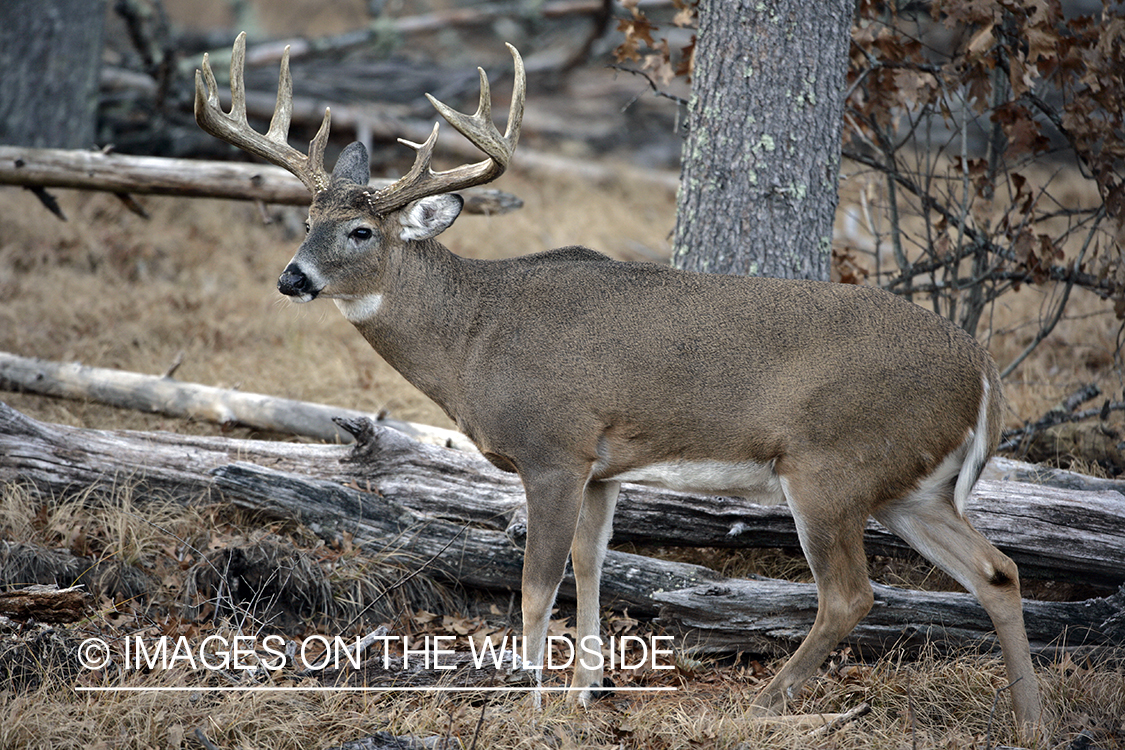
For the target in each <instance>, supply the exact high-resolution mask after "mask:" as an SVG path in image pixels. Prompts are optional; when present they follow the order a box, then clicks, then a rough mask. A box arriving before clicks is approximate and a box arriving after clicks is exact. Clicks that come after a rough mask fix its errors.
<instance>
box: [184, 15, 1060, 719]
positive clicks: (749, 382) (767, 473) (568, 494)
mask: <svg viewBox="0 0 1125 750" xmlns="http://www.w3.org/2000/svg"><path fill="white" fill-rule="evenodd" d="M508 49H509V51H510V52H511V56H512V59H513V63H514V68H515V74H514V75H515V82H514V88H513V94H512V100H511V105H510V109H509V113H508V119H507V125H506V130H505V132H504V133H503V134H501V133H500V132H499V130H498V128H497V127H496V125H495V124H494V122H493V118H492V113H491V106H492V105H491V101H492V100H491V94H490V91H489V83H488V77H487V75H486V74H485V72H484V70H483V69H478V70H479V73H480V100H479V105H478V107H477V111H476V113H475V114H473V115H466V114H463V113H461V112H458V111H456V110H454V109H452V108H450V107H449V106H447V105H445V104H443V103H442V102H440V101H438V100H437V99H435V98H434V97H432V96H430V95H428V94H427V97H428V99H429V101H430V102H431V104H433V106H434V108H435V109H436V110H437V112H438V113H439V114H440V115H441V117H442V118H443V119H444V120H446V121H447V122H448V123H449V124H450V125H451V126H452V127H453V128H455V129H456V130H457V131H459V132H460V133H461V134H462V135H464V136H465V137H466V138H467V139H468V140H469V141H470V143H472V144H473V146H474V147H476V148H477V149H479V150H480V151H481V152H482V153H483V154H484V156H485V158H484V159H483V160H482V161H480V162H477V163H473V164H463V165H461V166H457V167H455V168H452V169H450V170H447V171H441V172H435V171H434V170H433V169H432V165H431V159H432V155H433V150H434V146H435V143H436V141H437V136H438V125H439V123H435V125H434V128H433V130H432V132H431V133H430V135H429V137H428V138H427V139H426V140H425V141H424V142H423V143H420V144H419V143H413V142H410V141H407V140H402V139H400V142H401V143H403V144H404V145H406V146H408V147H410V148H412V149H413V150H414V151H415V152H416V153H415V158H414V163H413V166H412V167H411V168H410V170H409V171H408V172H407V173H406V174H405V175H404V176H403V177H401V178H400V179H398V180H397V181H396V182H394V183H393V184H391V185H389V186H387V187H384V188H382V189H374V188H372V187H369V185H368V181H369V179H370V164H369V157H368V154H367V151H366V149H365V147H364V146H363V145H362V144H360V143H358V142H357V143H352V144H350V145H348V146H347V147H346V148H344V149H343V151H342V152H341V153H340V155H339V157H338V159H337V162H336V164H335V167H334V168H333V170H332V172H331V173H329V172H327V171H326V169H325V167H324V152H325V148H326V144H327V141H328V133H329V128H330V114H331V113H330V110H328V109H326V110H325V114H324V120H323V123H322V124H321V126H320V130H319V131H318V132H317V134H316V135H315V137H314V138H313V139H312V141H311V143H310V145H309V148H308V152H307V154H304V153H301V152H300V151H298V150H297V149H295V148H293V147H292V146H290V145H289V144H288V131H289V124H290V119H291V109H292V79H291V76H290V73H289V57H288V51H286V53H285V54H284V56H283V58H282V61H281V70H280V75H279V81H278V96H277V104H276V108H275V111H274V114H273V118H272V120H271V122H270V125H269V129H268V131H267V132H266V133H264V134H263V133H260V132H258V131H256V130H254V129H253V128H252V127H250V125H249V124H248V122H247V119H246V99H245V90H244V84H243V66H244V61H245V34H244V33H243V34H241V35H239V37H238V39H237V41H236V42H235V44H234V50H233V56H232V59H231V102H232V103H231V111H230V113H229V114H228V113H226V112H224V110H223V108H222V106H221V105H220V102H219V98H218V85H217V83H216V80H215V76H214V73H213V72H212V70H211V67H210V64H209V62H208V58H207V56H206V55H204V57H203V64H202V71H200V70H197V71H196V96H195V115H196V119H197V121H198V123H199V125H200V126H201V127H202V128H203V129H204V130H206V131H207V132H208V133H210V134H212V135H214V136H216V137H217V138H220V139H222V140H224V141H227V142H228V143H230V144H233V145H235V146H237V147H239V148H241V149H244V150H245V151H247V152H249V153H251V154H255V155H257V156H260V157H262V158H264V159H266V160H267V161H269V162H271V163H273V164H275V165H278V166H280V167H283V168H284V169H286V170H288V171H289V172H291V173H292V174H293V175H295V176H296V177H298V178H299V179H301V180H302V181H303V183H304V184H305V185H306V187H307V188H308V189H309V191H310V192H311V194H312V203H311V205H310V207H309V213H308V220H307V222H306V230H307V233H306V237H305V239H304V241H303V242H302V243H301V245H300V247H299V248H298V250H297V252H296V254H295V255H294V256H293V258H292V260H291V261H290V262H289V264H288V265H287V266H285V268H284V270H283V271H282V273H281V275H280V277H279V279H278V282H277V288H278V290H279V291H280V292H281V294H283V295H285V296H287V297H289V298H290V299H291V300H294V301H295V302H299V303H303V302H309V301H312V300H314V299H331V300H333V301H334V302H335V304H336V306H337V307H338V308H339V310H340V312H341V313H343V315H344V317H345V318H347V320H348V321H349V322H351V323H352V325H354V326H355V328H356V329H357V330H358V331H359V333H360V334H362V336H363V337H364V338H365V339H366V340H367V341H368V342H369V343H370V345H371V346H372V347H373V348H374V349H375V351H376V352H377V353H378V354H379V355H380V356H382V357H383V359H385V360H386V361H387V362H388V363H389V364H390V365H391V366H393V367H394V368H395V369H396V370H397V371H398V372H400V373H401V374H402V375H403V376H404V377H405V378H406V379H407V380H408V381H409V382H410V383H412V384H413V385H414V386H416V387H417V388H418V389H419V390H421V391H422V392H423V393H424V394H425V395H426V396H428V397H429V398H430V399H432V400H433V401H434V402H436V403H437V404H438V405H439V406H440V407H441V408H442V409H443V410H444V412H445V413H446V414H447V415H448V416H449V417H450V419H451V420H453V421H454V422H455V423H456V425H457V427H458V428H459V429H460V430H461V431H462V432H464V433H465V435H467V436H468V437H469V438H470V439H471V440H472V442H473V443H474V444H475V445H476V446H477V447H478V448H479V450H480V452H481V453H482V454H483V455H484V457H485V458H487V459H488V460H489V461H490V462H491V463H492V464H494V465H495V466H497V467H499V468H500V469H502V470H504V471H506V472H514V473H516V474H517V475H518V476H519V479H520V481H521V483H522V485H523V488H524V490H525V493H526V503H527V537H526V544H525V552H524V562H523V574H522V579H521V588H522V612H521V614H522V618H523V637H524V642H525V647H526V649H527V650H526V653H525V657H526V663H527V667H528V668H529V669H531V670H533V671H534V676H535V680H536V683H537V684H539V685H541V684H542V682H541V680H542V666H543V656H544V643H545V639H546V634H547V625H548V618H549V616H550V613H551V609H552V606H553V604H554V602H555V598H556V594H557V592H558V588H559V584H560V582H561V581H562V579H563V576H564V571H565V567H566V563H567V558H568V556H569V558H570V561H571V565H572V568H573V574H574V580H575V585H576V589H577V613H576V631H577V640H578V641H579V642H584V641H582V639H586V638H589V637H593V638H598V637H599V635H600V610H599V586H600V575H601V567H602V562H603V560H604V557H605V554H606V549H607V544H608V542H609V539H610V536H611V534H612V526H613V512H614V507H615V504H616V502H617V498H618V493H619V490H620V487H621V484H622V483H623V482H634V483H640V484H647V485H655V486H660V487H665V488H670V489H672V490H677V491H682V492H695V493H709V494H715V495H722V496H731V497H740V498H745V499H746V500H747V501H749V502H756V503H768V504H780V503H785V504H787V505H788V506H789V509H790V510H791V511H792V515H793V519H794V521H795V523H796V528H797V532H798V537H799V540H800V544H801V548H802V551H803V552H804V555H805V557H806V558H807V560H808V564H809V567H810V568H811V570H812V573H813V577H814V579H815V583H816V588H817V594H818V608H817V613H816V617H815V620H814V623H813V625H812V627H811V629H810V630H809V632H808V634H807V636H806V637H805V639H804V640H803V641H802V643H801V644H800V646H799V647H798V648H797V650H796V651H795V653H794V654H793V655H792V656H791V657H790V658H789V659H788V661H787V662H786V663H785V664H784V666H783V667H782V668H781V669H780V670H779V671H778V672H777V673H776V675H775V676H774V677H773V679H772V680H771V681H770V682H769V683H768V685H767V686H766V687H765V688H764V689H763V690H762V691H761V692H760V693H759V694H758V695H757V696H756V698H755V699H754V702H753V705H752V707H751V712H752V713H754V714H756V715H761V716H773V715H778V714H782V713H784V712H785V711H786V709H787V706H788V705H791V704H792V703H793V702H794V700H795V698H796V697H797V694H798V691H799V690H800V689H801V687H802V686H803V685H804V684H805V683H806V682H807V681H808V680H809V678H810V677H812V676H813V675H814V674H815V673H816V671H817V670H818V669H819V667H820V665H821V664H822V663H823V662H824V661H825V659H826V658H827V656H828V655H829V653H830V651H831V650H832V649H833V648H835V647H836V645H837V644H838V643H839V642H840V641H841V640H843V639H844V638H845V637H846V636H847V635H848V633H849V632H850V631H851V630H852V629H853V628H854V627H855V626H856V624H857V623H858V622H859V621H860V620H861V619H862V618H863V617H864V616H865V615H866V614H867V613H868V611H869V610H870V609H871V607H872V605H873V600H874V598H873V593H872V589H871V584H870V580H869V578H868V574H867V559H866V556H865V554H864V549H863V530H864V526H865V524H866V523H867V520H868V518H870V517H874V518H875V519H877V520H878V521H879V522H880V523H881V524H883V525H884V526H886V527H887V528H888V529H890V530H891V531H892V532H894V533H895V534H897V535H899V536H901V537H902V538H903V539H904V540H906V541H907V542H908V543H909V544H910V545H911V546H912V547H913V548H914V549H916V550H917V551H918V552H920V553H921V554H922V555H923V556H924V557H926V558H927V559H929V560H930V561H932V562H933V563H934V564H935V565H936V566H937V567H939V568H941V569H942V570H944V571H945V572H947V573H948V574H949V575H950V576H952V577H953V578H954V579H955V580H956V581H958V582H959V583H960V584H961V585H962V586H964V587H965V589H967V590H968V591H969V592H971V593H972V594H974V595H975V596H976V598H977V599H978V600H979V602H980V603H981V605H982V606H983V607H984V609H985V610H986V612H987V613H988V615H989V616H990V617H991V619H992V622H993V625H994V627H995V629H996V633H997V635H998V639H999V642H1000V645H1001V651H1002V656H1003V660H1004V663H1005V667H1006V670H1007V675H1008V678H1009V679H1010V681H1011V683H1012V686H1011V699H1012V705H1013V710H1014V714H1015V719H1016V722H1017V726H1019V727H1021V728H1023V729H1024V730H1029V731H1030V730H1032V729H1033V728H1034V727H1036V726H1037V725H1038V723H1039V721H1040V711H1041V709H1040V701H1039V691H1038V685H1037V682H1036V676H1035V671H1034V668H1033V664H1032V660H1031V654H1030V649H1029V644H1028V639H1027V635H1026V632H1025V630H1024V625H1023V611H1022V604H1021V596H1020V583H1019V575H1018V571H1017V569H1016V566H1015V564H1014V563H1013V562H1012V560H1011V559H1009V558H1008V557H1007V556H1006V555H1004V554H1003V553H1001V552H1000V551H999V550H997V549H996V547H994V546H993V545H992V544H991V543H989V542H988V540H987V539H985V537H984V536H983V535H982V534H980V533H979V532H978V531H977V530H976V529H975V528H974V527H973V526H972V525H971V523H970V522H969V520H968V519H967V518H966V517H965V510H966V504H967V502H968V499H969V494H970V490H971V489H972V487H973V485H974V484H975V482H976V481H977V479H978V477H979V475H980V473H981V470H982V468H983V467H984V465H985V463H986V462H987V461H988V459H989V457H990V456H991V455H992V453H993V451H994V450H995V448H996V445H997V442H998V439H999V431H1000V426H1001V419H1002V408H1003V407H1002V404H1003V401H1002V392H1001V385H1000V378H999V375H998V373H997V369H996V366H995V364H994V363H993V361H992V359H991V357H990V355H989V354H988V352H987V351H986V350H985V349H984V348H983V347H982V346H980V345H979V344H978V343H977V341H976V340H975V339H974V338H973V337H972V336H970V335H969V334H967V333H966V332H965V331H963V330H962V329H961V328H959V327H957V326H955V325H953V324H952V323H951V322H949V321H948V320H946V319H945V318H943V317H941V316H939V315H937V314H935V313H933V312H931V311H929V310H926V309H924V308H922V307H921V306H919V305H916V304H913V303H911V302H907V301H905V300H902V299H901V298H899V297H896V296H894V295H892V294H890V293H888V292H885V291H883V290H881V289H878V288H874V287H866V286H857V285H846V284H834V283H828V282H818V281H798V280H782V279H771V278H753V277H735V276H727V275H720V274H700V273H689V272H685V271H680V270H677V269H674V268H672V267H671V266H667V265H659V264H654V263H641V262H624V261H617V260H613V259H611V258H609V257H608V256H606V255H603V254H601V253H599V252H596V251H594V250H591V249H588V248H585V247H580V246H570V247H562V248H558V249H554V250H549V251H546V252H539V253H536V254H530V255H523V256H518V257H513V258H509V259H504V260H475V259H467V258H463V257H460V256H457V255H455V254H454V253H452V252H451V251H449V250H448V249H447V248H446V247H445V246H443V245H442V244H440V243H439V242H438V241H437V240H436V239H435V238H436V237H437V236H438V235H439V234H441V233H442V232H443V231H445V230H446V229H448V228H449V227H450V225H452V224H453V222H454V220H455V219H456V218H457V216H458V214H459V213H460V211H461V208H462V205H463V200H462V198H461V197H460V196H459V195H458V194H457V191H460V190H465V189H467V188H469V187H472V186H476V185H482V184H485V183H488V182H491V181H492V180H495V179H496V178H497V177H499V176H500V175H501V174H503V173H504V172H505V170H506V169H507V168H508V166H509V165H510V163H511V160H512V156H513V153H514V151H515V148H516V144H517V143H518V141H519V137H520V127H521V123H522V118H523V108H524V100H525V96H526V77H525V72H524V67H523V62H522V59H521V57H520V54H519V52H518V51H517V50H516V49H515V47H513V46H511V45H508ZM590 661H592V662H595V661H596V660H590ZM593 667H596V668H593ZM603 679H604V674H603V669H602V666H601V665H600V664H596V663H595V664H593V665H590V664H589V663H585V662H583V661H582V660H579V662H578V664H577V665H576V666H575V669H574V674H573V678H572V680H571V683H570V684H571V688H570V693H569V698H570V699H571V700H575V701H577V702H578V703H579V704H581V705H583V706H586V705H589V704H590V702H591V701H592V700H593V699H594V698H596V697H598V696H599V695H601V694H602V693H603V692H604V691H603V688H605V687H606V686H605V685H604V684H603ZM537 697H538V694H537Z"/></svg>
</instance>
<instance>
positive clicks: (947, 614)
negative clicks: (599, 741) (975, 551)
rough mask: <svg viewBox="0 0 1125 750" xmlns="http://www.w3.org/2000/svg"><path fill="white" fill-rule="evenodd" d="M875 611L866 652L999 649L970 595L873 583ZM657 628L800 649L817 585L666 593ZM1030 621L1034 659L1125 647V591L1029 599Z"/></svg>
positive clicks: (756, 584) (754, 648)
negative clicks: (1097, 595) (1089, 596)
mask: <svg viewBox="0 0 1125 750" xmlns="http://www.w3.org/2000/svg"><path fill="white" fill-rule="evenodd" d="M872 586H873V588H874V590H875V606H874V607H873V608H872V610H871V613H870V614H868V615H867V617H866V618H864V620H863V622H862V623H860V625H859V626H858V627H857V628H856V629H855V630H854V631H853V632H852V633H851V634H850V635H849V636H848V637H847V642H848V643H849V644H850V645H852V646H854V647H858V648H862V649H871V650H872V651H874V652H875V653H883V652H885V651H886V650H887V649H889V648H892V647H901V648H904V649H906V650H908V651H913V650H916V649H918V648H921V647H922V646H924V645H926V644H932V645H935V646H938V647H945V648H951V649H955V648H962V647H965V646H968V645H973V646H977V647H982V648H985V649H987V650H993V649H997V650H998V648H999V644H998V643H997V641H996V639H995V636H994V635H993V633H992V623H991V621H990V620H989V619H988V615H986V614H985V612H984V609H982V608H981V606H980V605H979V604H978V603H977V600H976V599H975V598H974V597H973V596H972V595H970V594H961V593H950V592H927V593H925V594H920V593H919V592H917V591H910V590H907V589H898V588H893V587H891V586H883V585H881V584H872ZM653 597H654V598H655V599H656V600H657V601H658V602H660V603H661V604H662V605H663V606H662V607H661V609H660V617H659V618H657V622H658V623H660V624H662V625H664V626H665V628H666V630H667V631H668V632H671V633H674V634H676V636H677V641H676V642H677V643H678V644H682V645H683V646H684V647H685V648H693V649H696V650H698V651H700V652H704V653H729V652H731V651H737V650H744V651H751V652H760V653H773V654H778V655H781V654H785V653H788V652H790V651H792V650H793V649H795V648H796V647H797V646H798V645H799V644H800V642H801V641H802V640H803V639H804V637H805V634H807V633H808V631H809V628H810V627H812V623H813V620H814V618H815V617H816V602H817V598H816V586H815V585H813V584H811V583H791V582H788V581H776V580H731V581H728V582H726V583H720V584H705V585H703V586H697V587H695V588H691V589H681V590H679V591H666V592H659V593H656V594H654V595H653ZM1023 609H1024V623H1025V627H1026V629H1027V637H1028V640H1029V641H1030V642H1031V650H1032V653H1036V654H1050V653H1054V652H1056V651H1062V650H1067V649H1075V648H1086V647H1091V646H1101V645H1118V646H1119V645H1120V644H1122V643H1125V586H1123V587H1122V588H1121V589H1120V590H1119V591H1118V592H1117V593H1116V594H1114V595H1112V596H1109V597H1105V598H1101V599H1089V600H1086V601H1083V602H1065V603H1060V602H1039V601H1033V600H1029V599H1025V600H1024V602H1023Z"/></svg>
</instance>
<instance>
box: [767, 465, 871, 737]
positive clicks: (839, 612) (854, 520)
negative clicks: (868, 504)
mask: <svg viewBox="0 0 1125 750" xmlns="http://www.w3.org/2000/svg"><path fill="white" fill-rule="evenodd" d="M781 485H782V490H783V491H784V493H785V498H786V500H787V501H788V503H789V508H790V510H792V512H793V518H794V520H795V521H796V524H797V535H798V537H799V538H800V541H801V548H802V550H803V551H804V553H805V558H806V559H807V560H808V563H809V567H810V568H811V569H812V573H813V578H814V579H815V580H816V590H817V610H816V620H815V621H814V622H813V626H812V629H810V630H809V634H808V635H807V636H805V640H804V641H802V642H801V645H800V647H799V648H798V649H797V651H796V653H794V654H793V656H792V657H790V659H789V661H787V662H786V663H785V666H784V667H782V669H781V671H780V672H778V673H777V675H776V676H774V678H773V680H771V681H770V683H769V684H768V685H767V686H766V687H765V689H764V690H763V691H762V692H761V693H760V694H758V696H757V697H756V698H755V699H754V706H755V707H757V709H758V710H759V713H761V714H762V715H771V714H778V713H781V712H782V711H784V710H785V706H786V703H787V702H788V701H790V700H791V699H792V698H793V697H794V696H796V694H797V691H799V690H800V689H801V687H802V686H803V685H804V684H805V682H807V681H808V679H809V678H810V677H812V676H813V674H815V673H816V671H817V669H818V668H819V667H820V665H821V664H823V663H824V660H825V659H826V658H827V657H828V654H829V652H830V651H831V650H832V649H833V648H835V647H836V644H838V643H839V642H840V640H841V639H843V638H844V636H846V635H847V634H848V633H850V632H851V631H852V628H854V627H855V626H856V624H857V623H859V621H860V620H862V619H863V618H864V616H865V615H866V614H867V613H868V612H869V611H870V610H871V606H872V604H873V603H874V595H873V594H872V592H871V582H870V581H869V580H868V578H867V558H866V556H865V555H864V552H863V527H864V524H865V523H866V520H867V518H866V514H865V512H864V510H863V509H862V503H847V502H841V501H840V500H835V501H832V500H829V501H828V502H826V501H825V498H827V497H830V494H829V489H828V487H830V486H831V485H827V484H820V483H816V482H810V481H801V480H800V479H794V478H785V477H783V478H782V480H781Z"/></svg>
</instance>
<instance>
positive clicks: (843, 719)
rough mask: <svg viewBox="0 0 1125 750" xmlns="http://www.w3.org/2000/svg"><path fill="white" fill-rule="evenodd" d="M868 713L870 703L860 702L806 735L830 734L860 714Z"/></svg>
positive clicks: (820, 735)
mask: <svg viewBox="0 0 1125 750" xmlns="http://www.w3.org/2000/svg"><path fill="white" fill-rule="evenodd" d="M869 713H871V704H870V703H860V704H859V705H858V706H856V707H855V708H853V709H851V710H850V711H845V712H844V713H842V714H840V715H839V716H837V717H836V718H835V719H833V720H832V721H830V722H828V723H827V724H825V725H824V726H822V727H817V728H816V729H814V730H812V731H811V732H809V733H808V736H809V737H826V736H827V735H830V734H832V733H833V732H835V731H837V730H839V729H841V728H842V727H843V726H844V725H845V724H850V723H851V722H853V721H855V720H856V719H858V718H860V717H861V716H866V715H867V714H869Z"/></svg>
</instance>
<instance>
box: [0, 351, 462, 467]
mask: <svg viewBox="0 0 1125 750" xmlns="http://www.w3.org/2000/svg"><path fill="white" fill-rule="evenodd" d="M0 390H9V391H22V392H27V393H39V394H42V395H45V396H58V397H62V398H75V399H85V400H92V401H98V402H100V403H103V404H109V405H110V406H116V407H118V408H121V409H135V410H137V411H143V412H148V413H155V414H166V415H168V416H170V417H181V418H185V419H194V420H198V421H205V422H214V423H215V424H220V425H237V426H243V427H250V428H252V429H256V430H266V431H268V432H277V433H282V434H286V435H298V436H301V437H309V438H313V439H316V440H323V441H324V442H328V443H337V442H340V443H350V442H352V441H353V440H354V438H353V437H352V435H351V433H349V432H348V431H347V430H343V429H340V428H339V427H337V426H336V424H335V423H334V422H333V421H332V420H333V418H334V417H348V418H370V419H375V420H376V421H380V422H383V423H384V424H385V425H386V426H387V427H392V428H394V429H396V430H398V431H399V432H404V433H406V434H408V435H410V436H411V437H413V438H415V439H416V440H422V441H425V442H431V443H436V444H440V445H448V446H450V447H457V448H462V449H472V444H471V443H470V442H469V441H468V440H467V439H466V438H465V436H464V435H462V434H461V433H459V432H454V431H452V430H444V429H442V428H440V427H430V426H429V425H415V424H411V423H409V422H401V421H399V420H396V419H389V418H386V417H380V416H376V415H373V414H367V413H366V412H360V411H356V410H354V409H342V408H338V407H335V406H326V405H324V404H313V403H309V402H307V401H294V400H292V399H287V398H276V397H274V396H265V395H262V394H259V393H246V392H244V391H235V390H229V389H225V388H213V387H211V386H206V385H198V384H196V383H184V382H182V381H179V380H172V379H171V378H169V377H158V376H155V375H143V374H141V373H136V372H127V371H124V370H110V369H106V368H101V367H88V366H86V365H82V364H78V363H76V362H70V363H64V362H51V361H48V360H42V359H34V358H31V357H20V356H17V355H15V354H9V353H7V352H0Z"/></svg>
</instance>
